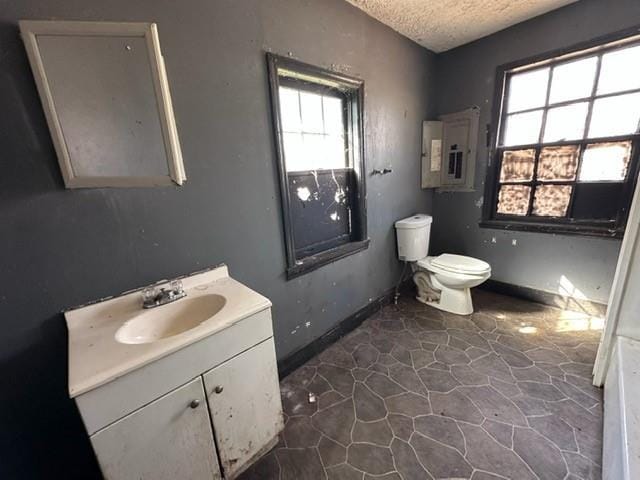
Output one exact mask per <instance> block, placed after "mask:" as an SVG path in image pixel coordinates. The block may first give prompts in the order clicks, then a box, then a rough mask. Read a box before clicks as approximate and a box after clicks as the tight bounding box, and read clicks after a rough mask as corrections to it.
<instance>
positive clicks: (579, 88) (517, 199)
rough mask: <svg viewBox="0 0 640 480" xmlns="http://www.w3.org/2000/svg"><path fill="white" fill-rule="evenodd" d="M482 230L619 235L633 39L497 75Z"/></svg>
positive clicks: (639, 111) (626, 193) (627, 195)
mask: <svg viewBox="0 0 640 480" xmlns="http://www.w3.org/2000/svg"><path fill="white" fill-rule="evenodd" d="M497 79H498V81H499V83H500V85H499V86H500V89H499V92H497V94H498V95H499V97H498V98H499V99H500V103H499V104H498V105H499V107H498V111H499V117H498V118H497V122H498V128H497V129H496V139H495V144H494V145H495V148H494V157H493V161H492V168H490V169H489V172H488V175H489V179H488V190H487V193H488V194H489V197H488V198H490V199H491V201H490V202H488V205H487V206H488V207H489V208H487V209H485V214H484V221H483V223H482V224H481V225H482V226H487V227H491V228H494V227H502V228H509V229H522V230H536V231H549V232H559V233H578V234H588V235H605V236H621V235H622V234H623V232H624V227H625V223H626V218H627V214H628V209H629V205H630V202H631V197H632V194H633V189H634V187H635V183H636V177H637V170H638V150H639V148H638V147H639V144H638V141H639V137H640V136H639V128H640V38H637V37H636V38H633V39H624V40H618V41H616V42H612V43H608V44H604V45H597V46H592V47H590V48H587V49H583V50H581V51H577V52H570V53H566V52H565V53H563V54H560V55H554V56H553V57H552V58H548V59H546V60H545V59H542V60H541V59H536V60H535V61H534V62H522V63H520V64H513V65H509V66H506V67H501V68H500V69H499V70H498V75H497Z"/></svg>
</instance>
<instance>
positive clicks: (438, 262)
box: [416, 253, 491, 275]
mask: <svg viewBox="0 0 640 480" xmlns="http://www.w3.org/2000/svg"><path fill="white" fill-rule="evenodd" d="M416 263H417V264H418V266H420V267H422V268H425V269H427V270H430V269H431V270H432V269H437V270H444V271H445V272H450V273H460V274H464V275H485V274H486V273H489V272H491V265H489V264H488V263H487V262H484V261H482V260H479V259H477V258H473V257H466V256H464V255H454V254H451V253H443V254H442V255H439V256H437V257H425V258H423V259H422V260H418V261H417V262H416Z"/></svg>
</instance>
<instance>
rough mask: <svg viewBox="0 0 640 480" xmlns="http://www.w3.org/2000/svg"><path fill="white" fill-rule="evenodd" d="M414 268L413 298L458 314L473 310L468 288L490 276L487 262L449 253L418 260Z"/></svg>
mask: <svg viewBox="0 0 640 480" xmlns="http://www.w3.org/2000/svg"><path fill="white" fill-rule="evenodd" d="M413 270H414V274H413V281H414V282H415V284H416V287H417V289H418V295H417V296H416V299H417V300H418V301H419V302H422V303H425V304H427V305H431V306H432V307H435V308H439V309H440V310H444V311H446V312H451V313H456V314H458V315H469V314H471V313H473V302H472V300H471V289H472V288H473V287H477V286H478V285H480V284H481V283H482V282H484V281H485V280H487V279H488V278H489V277H490V276H491V266H490V265H489V264H488V263H487V262H483V261H482V260H478V259H476V258H472V257H465V256H463V255H453V254H450V253H445V254H443V255H440V256H437V257H426V258H423V259H421V260H418V261H416V262H415V263H414V264H413Z"/></svg>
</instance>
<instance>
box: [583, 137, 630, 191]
mask: <svg viewBox="0 0 640 480" xmlns="http://www.w3.org/2000/svg"><path fill="white" fill-rule="evenodd" d="M630 158H631V142H617V143H596V144H593V145H588V146H587V148H586V149H585V151H584V156H583V158H582V164H581V165H580V175H579V177H578V180H580V181H581V182H597V181H618V182H620V181H622V180H624V179H625V177H626V176H627V168H628V166H629V159H630Z"/></svg>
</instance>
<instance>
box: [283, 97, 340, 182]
mask: <svg viewBox="0 0 640 480" xmlns="http://www.w3.org/2000/svg"><path fill="white" fill-rule="evenodd" d="M279 91H280V106H281V107H280V108H281V118H282V133H283V138H284V151H285V152H284V155H285V163H286V168H287V171H289V172H291V171H312V170H326V169H336V168H349V166H350V163H351V161H350V155H349V152H348V148H347V143H346V138H347V132H346V125H345V111H344V108H345V106H344V100H343V99H342V98H340V97H337V96H333V95H323V94H322V93H315V92H309V91H307V90H305V89H299V88H292V87H280V89H279Z"/></svg>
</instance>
